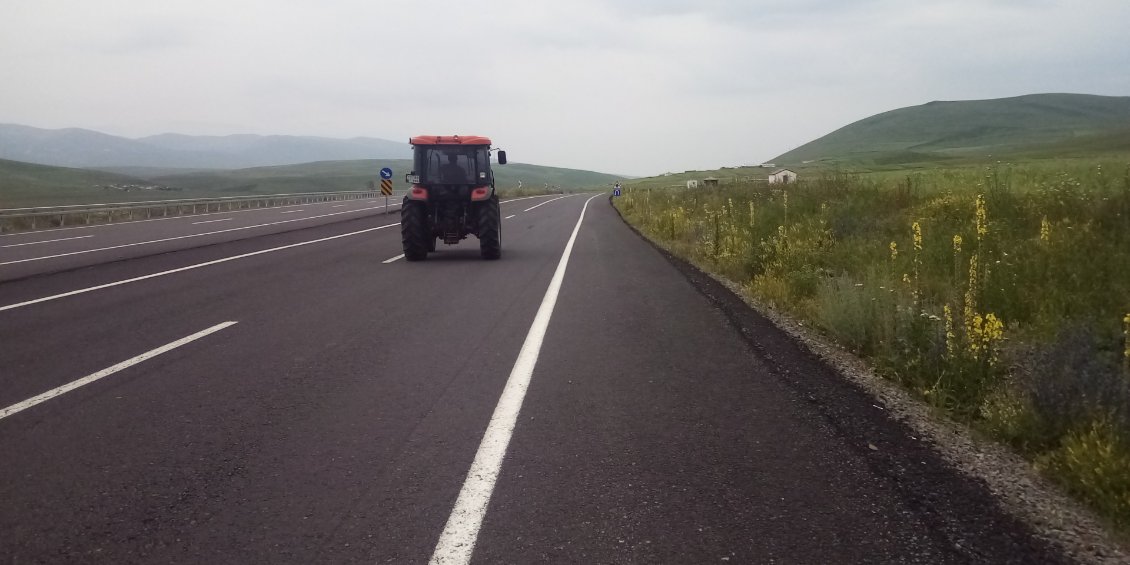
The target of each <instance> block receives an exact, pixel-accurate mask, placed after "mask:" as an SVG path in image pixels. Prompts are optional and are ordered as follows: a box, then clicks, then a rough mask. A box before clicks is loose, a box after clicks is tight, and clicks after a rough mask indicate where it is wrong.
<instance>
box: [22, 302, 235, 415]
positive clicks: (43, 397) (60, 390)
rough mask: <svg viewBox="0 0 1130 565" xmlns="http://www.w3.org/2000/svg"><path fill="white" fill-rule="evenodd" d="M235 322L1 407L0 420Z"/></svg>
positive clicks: (231, 324) (196, 334)
mask: <svg viewBox="0 0 1130 565" xmlns="http://www.w3.org/2000/svg"><path fill="white" fill-rule="evenodd" d="M235 324H236V322H224V323H222V324H216V325H214V326H212V327H210V328H208V329H206V330H201V331H198V332H196V333H194V334H192V335H190V336H188V337H182V338H180V339H178V340H176V341H174V342H172V343H169V344H166V345H162V346H161V347H158V348H157V349H152V350H150V351H147V352H145V353H142V354H141V355H138V356H137V357H134V358H132V359H127V360H125V361H122V362H121V363H118V364H117V365H114V366H112V367H107V368H105V369H102V370H101V371H98V372H97V373H92V374H90V375H87V376H85V377H83V378H81V379H78V380H77V381H72V382H69V383H67V384H65V385H63V386H60V387H56V388H53V389H51V390H49V391H47V392H45V393H43V394H40V395H38V396H34V397H32V398H29V399H27V400H25V401H23V402H17V403H15V404H13V405H11V406H9V407H7V408H3V409H0V420H3V419H4V418H7V417H8V416H11V415H12V414H15V413H16V412H20V411H23V410H27V409H28V408H31V407H32V406H35V405H36V404H39V403H41V402H45V401H47V400H51V399H52V398H55V397H56V396H60V395H63V394H66V393H68V392H70V391H72V390H74V389H76V388H78V387H80V386H85V385H88V384H90V383H92V382H94V381H97V380H98V379H102V378H105V377H108V376H110V375H112V374H114V373H117V372H118V371H121V370H123V369H127V368H129V367H132V366H134V365H136V364H138V363H141V362H142V361H145V360H146V359H152V358H154V357H156V356H158V355H160V354H162V353H167V352H169V351H172V350H174V349H176V348H178V347H180V346H182V345H185V344H187V343H190V342H193V341H196V340H198V339H200V338H202V337H204V336H207V335H209V334H213V333H216V332H218V331H220V330H222V329H224V328H227V327H229V326H233V325H235Z"/></svg>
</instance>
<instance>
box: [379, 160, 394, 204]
mask: <svg viewBox="0 0 1130 565" xmlns="http://www.w3.org/2000/svg"><path fill="white" fill-rule="evenodd" d="M381 194H383V195H385V214H388V197H389V195H391V194H392V169H390V168H388V167H385V168H383V169H381Z"/></svg>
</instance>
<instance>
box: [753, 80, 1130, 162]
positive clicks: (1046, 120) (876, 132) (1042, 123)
mask: <svg viewBox="0 0 1130 565" xmlns="http://www.w3.org/2000/svg"><path fill="white" fill-rule="evenodd" d="M1128 147H1130V96H1096V95H1088V94H1031V95H1027V96H1017V97H1013V98H999V99H993V100H968V101H956V102H938V101H935V102H929V103H927V104H922V105H920V106H911V107H908V108H900V109H898V110H891V111H889V112H884V113H881V114H877V115H874V116H871V117H869V118H865V119H862V120H859V121H857V122H855V123H852V124H849V125H847V126H844V127H842V128H840V129H838V130H836V131H833V132H832V133H829V134H828V135H825V136H823V137H821V138H819V139H816V140H813V141H811V142H808V143H806V144H804V145H802V146H800V147H797V148H796V149H793V150H792V151H789V152H787V153H785V154H783V155H780V156H778V157H776V158H775V159H773V162H774V163H776V164H778V165H780V164H787V165H795V164H799V163H805V162H810V161H818V162H821V163H862V164H872V165H885V164H899V163H917V162H931V161H951V160H961V159H970V158H983V157H987V156H989V155H992V156H995V157H1004V156H1008V155H1027V156H1039V155H1042V154H1048V155H1063V154H1064V153H1068V154H1070V153H1071V152H1072V151H1078V152H1085V153H1087V154H1095V153H1102V152H1111V151H1123V152H1124V151H1125V150H1126V149H1127V148H1128Z"/></svg>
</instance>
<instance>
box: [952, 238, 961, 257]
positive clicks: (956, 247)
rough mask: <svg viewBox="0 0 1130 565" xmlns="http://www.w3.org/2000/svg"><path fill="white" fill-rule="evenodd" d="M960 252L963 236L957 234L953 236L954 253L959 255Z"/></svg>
mask: <svg viewBox="0 0 1130 565" xmlns="http://www.w3.org/2000/svg"><path fill="white" fill-rule="evenodd" d="M958 253H961V236H960V235H955V236H953V254H954V255H957V254H958Z"/></svg>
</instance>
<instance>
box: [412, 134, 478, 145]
mask: <svg viewBox="0 0 1130 565" xmlns="http://www.w3.org/2000/svg"><path fill="white" fill-rule="evenodd" d="M408 143H411V144H412V145H490V138H489V137H483V136H481V135H417V136H416V137H413V138H410V139H409V140H408Z"/></svg>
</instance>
